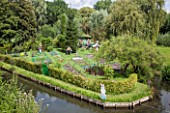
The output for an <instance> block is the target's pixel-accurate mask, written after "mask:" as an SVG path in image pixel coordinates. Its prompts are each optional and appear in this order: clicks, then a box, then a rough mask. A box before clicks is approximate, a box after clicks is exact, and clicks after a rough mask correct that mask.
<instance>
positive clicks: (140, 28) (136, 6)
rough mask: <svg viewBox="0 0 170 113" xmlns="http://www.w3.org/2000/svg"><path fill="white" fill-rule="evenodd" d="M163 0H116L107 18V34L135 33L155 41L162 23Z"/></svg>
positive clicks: (152, 41) (163, 14)
mask: <svg viewBox="0 0 170 113" xmlns="http://www.w3.org/2000/svg"><path fill="white" fill-rule="evenodd" d="M163 6H164V0H152V1H150V0H117V1H115V2H113V4H112V7H111V11H110V15H109V17H108V20H107V25H106V26H107V30H108V31H107V32H108V34H113V35H114V36H117V35H123V34H128V35H135V36H137V37H140V38H142V39H145V40H147V41H149V42H151V43H155V41H156V37H157V36H158V33H159V28H160V27H161V26H162V24H163V19H164V16H165V11H164V9H163Z"/></svg>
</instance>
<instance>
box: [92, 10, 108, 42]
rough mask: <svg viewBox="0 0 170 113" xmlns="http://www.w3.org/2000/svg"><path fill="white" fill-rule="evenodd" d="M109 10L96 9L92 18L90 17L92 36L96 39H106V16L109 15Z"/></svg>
mask: <svg viewBox="0 0 170 113" xmlns="http://www.w3.org/2000/svg"><path fill="white" fill-rule="evenodd" d="M107 15H108V14H107V11H106V10H100V11H95V12H93V13H92V14H91V16H90V19H89V24H90V28H91V32H90V34H91V36H92V37H93V38H94V39H95V40H103V39H105V35H106V32H105V27H104V25H105V22H106V18H105V17H106V16H107Z"/></svg>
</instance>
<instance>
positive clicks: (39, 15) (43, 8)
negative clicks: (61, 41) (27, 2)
mask: <svg viewBox="0 0 170 113" xmlns="http://www.w3.org/2000/svg"><path fill="white" fill-rule="evenodd" d="M31 1H32V2H33V6H34V7H35V8H34V11H35V15H36V21H37V24H38V26H41V25H43V24H45V23H46V21H47V19H46V14H47V4H46V3H45V0H31Z"/></svg>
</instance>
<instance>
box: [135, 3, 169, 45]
mask: <svg viewBox="0 0 170 113" xmlns="http://www.w3.org/2000/svg"><path fill="white" fill-rule="evenodd" d="M134 2H136V3H137V4H138V6H139V7H140V9H141V11H142V12H143V17H144V18H145V22H146V25H147V26H145V27H146V30H145V31H144V33H145V34H146V37H147V38H148V40H149V41H150V42H151V43H155V42H156V38H157V37H158V34H159V29H160V27H161V26H162V25H163V23H164V20H165V15H166V12H165V10H164V5H165V0H137V1H136V0H134Z"/></svg>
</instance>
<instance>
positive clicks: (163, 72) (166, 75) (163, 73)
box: [162, 65, 170, 80]
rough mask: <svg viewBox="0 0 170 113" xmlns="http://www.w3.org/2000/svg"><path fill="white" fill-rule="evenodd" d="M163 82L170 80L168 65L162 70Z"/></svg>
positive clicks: (169, 66) (169, 67)
mask: <svg viewBox="0 0 170 113" xmlns="http://www.w3.org/2000/svg"><path fill="white" fill-rule="evenodd" d="M162 75H163V80H170V65H167V66H164V68H163V69H162Z"/></svg>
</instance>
